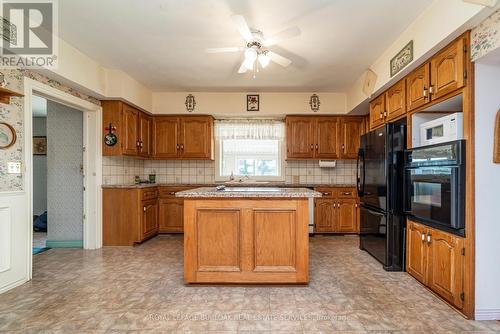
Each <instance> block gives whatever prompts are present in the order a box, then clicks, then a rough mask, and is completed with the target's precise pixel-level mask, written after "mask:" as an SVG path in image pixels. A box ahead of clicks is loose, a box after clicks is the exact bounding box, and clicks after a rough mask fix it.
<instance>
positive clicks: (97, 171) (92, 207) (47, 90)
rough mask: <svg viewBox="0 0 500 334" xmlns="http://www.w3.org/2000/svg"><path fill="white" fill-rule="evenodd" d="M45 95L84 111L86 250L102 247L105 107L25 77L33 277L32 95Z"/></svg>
mask: <svg viewBox="0 0 500 334" xmlns="http://www.w3.org/2000/svg"><path fill="white" fill-rule="evenodd" d="M33 93H36V95H40V96H43V97H45V98H47V99H49V100H51V101H54V102H57V103H61V104H63V105H66V106H69V107H71V108H75V109H78V110H81V111H82V112H83V117H84V145H85V147H86V150H85V152H84V171H85V178H84V186H85V188H86V193H85V196H84V204H85V205H84V211H85V212H84V214H85V216H86V220H85V221H84V225H83V242H84V244H83V247H84V248H85V249H95V248H101V247H102V219H101V217H102V214H101V212H102V202H101V196H102V190H101V185H102V157H101V145H100V137H101V134H100V129H101V119H102V108H101V107H100V106H98V105H96V104H94V103H91V102H88V101H85V100H83V99H81V98H78V97H76V96H73V95H71V94H68V93H65V92H63V91H61V90H59V89H56V88H53V87H50V86H48V85H46V84H44V83H41V82H38V81H36V80H33V79H30V78H27V77H24V152H25V153H24V154H25V169H24V191H25V192H26V194H27V196H25V201H26V207H27V208H29V216H28V217H29V219H28V221H27V222H26V223H27V224H28V228H29V229H28V230H29V231H31V233H30V238H29V243H28V244H27V245H26V246H27V248H28V254H29V257H30V258H29V261H28V266H29V268H28V272H29V279H31V277H32V266H33V263H32V261H33V256H32V250H31V248H32V243H33V228H32V219H33V218H32V217H33V207H32V205H33V204H32V203H33V191H32V189H33V170H32V166H33V161H32V157H33V156H32V143H31V140H32V139H31V138H32V134H33V131H32V96H33Z"/></svg>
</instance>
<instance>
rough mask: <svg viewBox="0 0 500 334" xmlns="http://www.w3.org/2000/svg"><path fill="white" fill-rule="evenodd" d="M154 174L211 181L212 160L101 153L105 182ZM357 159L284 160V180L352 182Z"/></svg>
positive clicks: (125, 181) (168, 178)
mask: <svg viewBox="0 0 500 334" xmlns="http://www.w3.org/2000/svg"><path fill="white" fill-rule="evenodd" d="M149 174H156V182H157V183H179V184H188V183H190V184H193V183H196V184H204V183H206V184H211V183H214V182H215V181H214V180H215V162H213V161H205V160H184V161H178V160H141V159H135V158H128V157H103V183H104V184H132V183H134V179H135V176H136V175H139V176H140V177H141V179H146V178H147V177H148V175H149ZM355 181H356V161H350V160H337V166H336V167H335V168H320V167H319V166H318V161H288V162H285V182H286V183H301V184H354V183H355Z"/></svg>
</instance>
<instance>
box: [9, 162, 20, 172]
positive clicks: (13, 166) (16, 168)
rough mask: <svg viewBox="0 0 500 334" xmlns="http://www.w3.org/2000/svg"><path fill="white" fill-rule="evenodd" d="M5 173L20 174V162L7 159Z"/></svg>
mask: <svg viewBox="0 0 500 334" xmlns="http://www.w3.org/2000/svg"><path fill="white" fill-rule="evenodd" d="M7 174H21V162H19V161H9V162H8V163H7Z"/></svg>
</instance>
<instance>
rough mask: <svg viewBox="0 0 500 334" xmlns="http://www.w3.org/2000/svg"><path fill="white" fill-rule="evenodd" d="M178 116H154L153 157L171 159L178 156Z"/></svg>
mask: <svg viewBox="0 0 500 334" xmlns="http://www.w3.org/2000/svg"><path fill="white" fill-rule="evenodd" d="M179 127H180V124H179V118H178V117H171V116H159V117H155V118H154V121H153V136H154V145H153V155H154V157H155V158H164V159H173V158H177V157H178V156H179V149H180V146H179V142H178V138H179Z"/></svg>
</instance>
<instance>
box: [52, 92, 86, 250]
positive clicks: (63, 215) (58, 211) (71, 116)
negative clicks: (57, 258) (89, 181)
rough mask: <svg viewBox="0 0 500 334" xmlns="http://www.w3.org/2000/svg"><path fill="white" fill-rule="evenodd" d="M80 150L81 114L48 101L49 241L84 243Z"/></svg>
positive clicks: (81, 133)
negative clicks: (82, 241) (78, 241)
mask: <svg viewBox="0 0 500 334" xmlns="http://www.w3.org/2000/svg"><path fill="white" fill-rule="evenodd" d="M68 139H70V140H68ZM82 147H83V113H82V112H81V111H79V110H76V109H73V108H70V107H67V106H64V105H62V104H59V103H55V102H52V101H47V158H48V159H47V213H48V221H49V224H48V230H47V239H48V240H50V241H54V240H83V191H82V189H83V175H82V173H81V171H80V167H81V165H82V164H83V151H82Z"/></svg>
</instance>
